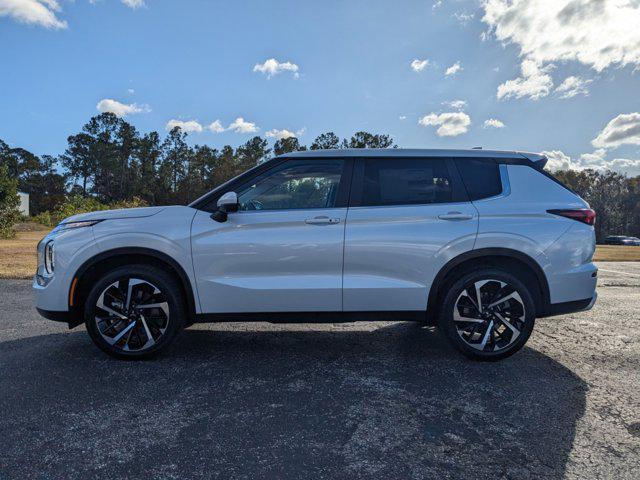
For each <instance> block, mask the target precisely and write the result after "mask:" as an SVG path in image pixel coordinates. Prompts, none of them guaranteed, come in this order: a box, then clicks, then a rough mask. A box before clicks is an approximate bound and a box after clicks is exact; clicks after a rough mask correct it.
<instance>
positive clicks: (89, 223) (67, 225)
mask: <svg viewBox="0 0 640 480" xmlns="http://www.w3.org/2000/svg"><path fill="white" fill-rule="evenodd" d="M101 221H102V220H82V221H80V222H69V223H61V224H60V225H58V227H57V229H60V230H71V229H72V228H81V227H90V226H92V225H95V224H96V223H100V222H101Z"/></svg>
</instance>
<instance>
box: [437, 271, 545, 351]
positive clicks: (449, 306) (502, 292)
mask: <svg viewBox="0 0 640 480" xmlns="http://www.w3.org/2000/svg"><path fill="white" fill-rule="evenodd" d="M534 323H535V306H534V302H533V298H532V296H531V293H530V292H529V289H528V288H527V286H526V285H525V284H524V283H523V282H521V281H520V280H519V279H518V278H517V277H516V276H514V275H512V274H510V273H507V272H504V271H502V270H497V269H488V268H487V269H481V270H477V271H475V272H471V273H467V274H466V275H463V276H462V277H461V278H460V279H458V280H456V281H454V282H453V284H451V286H450V288H449V291H448V292H447V294H446V296H445V298H444V302H443V305H442V310H441V315H440V318H439V326H440V329H441V330H442V331H443V332H444V333H445V335H446V336H447V338H448V340H449V341H450V342H451V344H452V345H453V346H454V347H456V348H457V349H458V350H460V351H461V352H462V353H464V354H465V355H466V356H468V357H471V358H474V359H477V360H500V359H502V358H506V357H508V356H510V355H513V354H514V353H515V352H517V351H518V350H520V349H521V348H522V347H523V346H524V344H525V343H526V342H527V340H528V339H529V336H530V335H531V332H532V330H533V326H534Z"/></svg>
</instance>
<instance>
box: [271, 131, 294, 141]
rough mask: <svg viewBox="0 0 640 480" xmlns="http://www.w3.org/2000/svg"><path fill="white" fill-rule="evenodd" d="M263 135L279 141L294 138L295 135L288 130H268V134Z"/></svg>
mask: <svg viewBox="0 0 640 480" xmlns="http://www.w3.org/2000/svg"><path fill="white" fill-rule="evenodd" d="M265 135H266V136H267V137H269V138H277V139H278V140H281V139H283V138H290V137H295V136H296V134H295V132H292V131H290V130H287V129H286V128H285V129H282V130H277V129H275V128H274V129H272V130H269V131H268V132H266V133H265Z"/></svg>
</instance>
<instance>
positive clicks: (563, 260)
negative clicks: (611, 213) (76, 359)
mask: <svg viewBox="0 0 640 480" xmlns="http://www.w3.org/2000/svg"><path fill="white" fill-rule="evenodd" d="M545 161H546V158H545V157H544V156H542V155H536V154H528V153H520V152H500V151H487V150H402V149H387V150H324V151H306V152H297V153H290V154H286V155H282V156H280V157H277V158H274V159H272V160H270V161H268V162H265V163H263V164H261V165H259V166H258V167H256V168H254V169H252V170H249V171H248V172H246V173H244V174H242V175H240V176H238V177H236V178H234V179H233V180H231V181H229V182H227V183H225V184H224V185H222V186H220V187H218V188H216V189H215V190H213V191H212V192H210V193H208V194H207V195H205V196H203V197H201V198H200V199H198V200H196V201H195V202H193V203H192V204H191V205H189V206H172V207H150V208H134V209H129V210H113V211H102V212H93V213H88V214H84V215H76V216H74V217H70V218H68V219H66V220H64V221H63V222H62V223H61V224H60V225H58V226H57V227H56V228H55V229H54V230H53V231H52V232H51V233H50V234H49V235H47V236H46V237H45V238H44V239H43V240H42V242H41V243H40V244H39V246H38V259H39V261H38V271H37V274H36V276H35V278H34V282H33V288H34V289H35V291H36V298H37V307H38V311H39V312H40V313H41V314H42V315H43V316H44V317H46V318H49V319H52V320H60V321H64V322H68V324H69V327H70V328H72V327H75V326H77V325H80V324H81V323H85V324H86V328H87V331H88V332H89V335H90V336H91V338H92V339H93V341H94V342H95V343H96V344H97V345H98V347H100V348H101V349H102V350H104V351H105V352H107V353H109V354H111V355H113V356H116V357H119V358H130V357H147V356H150V355H153V354H156V353H158V352H159V351H160V350H162V349H164V348H165V347H167V346H168V345H169V344H170V343H171V342H173V340H174V339H175V338H176V335H177V334H178V333H179V332H180V330H182V328H184V327H185V326H189V325H191V324H193V323H195V322H219V321H267V322H338V321H346V322H350V321H355V320H372V319H376V320H414V321H421V322H431V323H437V324H438V325H439V327H440V329H441V330H442V331H443V332H444V334H445V335H446V337H447V338H448V339H449V341H450V342H451V343H452V344H453V345H454V346H455V347H457V348H458V349H459V350H460V351H462V353H464V354H466V355H468V356H470V357H473V358H477V359H486V360H496V359H500V358H504V357H507V356H509V355H511V354H513V353H514V352H516V351H517V350H519V349H520V348H522V346H523V345H524V344H525V342H526V341H527V339H528V338H529V335H530V334H531V331H532V329H533V324H534V320H535V318H536V317H545V316H550V315H557V314H561V313H567V312H575V311H579V310H587V309H589V308H591V306H592V305H593V304H594V302H595V299H596V294H595V288H596V276H597V268H596V266H595V265H594V264H593V263H592V256H593V253H594V250H595V235H594V229H593V223H594V221H595V214H594V212H593V211H592V210H590V209H589V206H588V205H587V204H586V203H585V202H584V200H582V199H581V198H580V197H578V196H577V195H576V194H574V193H573V192H571V191H570V190H569V189H567V188H566V187H564V186H563V185H562V184H560V183H559V182H558V181H556V180H555V179H554V178H553V177H551V176H550V175H548V174H547V173H545V172H544V170H543V169H542V167H543V166H544V163H545Z"/></svg>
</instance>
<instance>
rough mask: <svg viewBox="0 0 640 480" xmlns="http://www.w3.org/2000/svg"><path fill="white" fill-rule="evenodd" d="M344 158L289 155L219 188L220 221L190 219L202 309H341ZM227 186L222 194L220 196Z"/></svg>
mask: <svg viewBox="0 0 640 480" xmlns="http://www.w3.org/2000/svg"><path fill="white" fill-rule="evenodd" d="M351 169H352V168H351V161H350V160H347V159H335V158H331V159H320V158H318V159H312V158H305V159H288V160H286V161H281V162H276V164H275V165H273V166H272V167H271V168H269V169H267V171H265V172H262V173H259V174H257V175H255V176H253V177H250V178H249V179H244V180H243V182H242V183H241V184H234V183H233V182H232V183H231V184H230V185H229V186H228V187H225V188H226V190H225V191H231V190H233V191H235V192H236V193H237V195H238V203H239V210H238V212H235V213H229V215H228V219H227V221H225V222H222V223H219V222H216V221H214V220H213V219H211V218H210V214H211V213H210V211H209V212H208V211H200V212H198V213H197V214H196V216H195V217H194V221H193V224H192V232H191V244H192V255H193V267H194V271H195V275H196V282H197V288H198V295H199V300H200V306H201V310H202V312H203V313H228V312H235V313H244V312H316V311H340V310H342V264H343V247H344V226H345V218H346V212H347V198H348V190H349V187H350V175H351ZM222 193H225V192H220V194H222Z"/></svg>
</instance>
